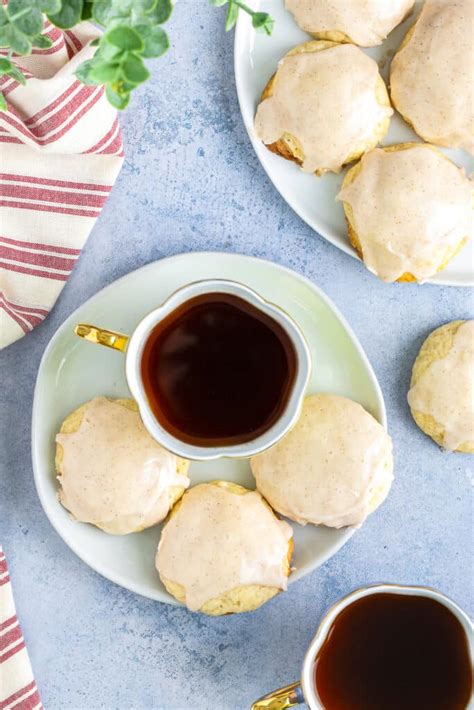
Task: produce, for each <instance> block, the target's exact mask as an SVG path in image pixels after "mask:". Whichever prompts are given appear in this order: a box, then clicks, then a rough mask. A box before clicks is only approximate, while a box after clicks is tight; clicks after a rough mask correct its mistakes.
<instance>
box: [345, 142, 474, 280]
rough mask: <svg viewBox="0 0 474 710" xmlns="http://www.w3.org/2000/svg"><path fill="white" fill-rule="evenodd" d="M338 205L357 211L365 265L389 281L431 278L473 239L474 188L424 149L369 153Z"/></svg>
mask: <svg viewBox="0 0 474 710" xmlns="http://www.w3.org/2000/svg"><path fill="white" fill-rule="evenodd" d="M337 199H338V200H342V201H343V202H344V203H345V204H346V205H349V206H350V208H351V211H352V227H353V229H354V230H355V232H356V233H357V237H358V239H359V241H360V245H361V248H362V252H363V257H364V263H365V265H366V266H367V268H368V269H369V270H370V271H372V272H373V273H374V274H377V276H379V277H380V278H381V279H382V280H384V281H395V280H396V279H398V278H399V277H400V276H402V275H403V274H405V273H410V274H412V275H414V276H415V277H416V279H417V280H418V281H423V280H425V279H427V278H429V277H430V276H432V275H433V274H435V273H436V272H437V271H438V269H439V268H440V267H441V266H442V265H443V262H444V261H445V260H446V258H447V254H448V253H452V252H453V251H454V250H455V249H456V248H457V247H458V246H459V244H460V243H461V242H462V240H463V239H465V238H466V237H469V236H470V235H471V234H472V226H473V225H472V217H473V215H472V184H471V183H470V181H469V180H468V179H467V178H466V175H465V174H464V172H463V171H462V170H460V169H459V168H458V167H457V166H456V165H454V163H452V162H451V161H449V160H447V159H446V157H445V156H444V155H442V154H441V153H440V152H439V151H438V150H436V149H434V148H430V147H428V146H426V145H424V144H420V145H416V146H412V147H408V148H404V149H400V150H393V151H390V152H389V151H386V150H382V149H376V150H373V151H370V152H369V153H366V154H365V155H364V156H363V157H362V162H361V169H360V172H359V173H358V174H357V175H356V177H355V178H354V180H353V181H352V182H350V183H349V184H347V185H346V186H343V187H342V189H341V191H340V193H339V195H338V197H337Z"/></svg>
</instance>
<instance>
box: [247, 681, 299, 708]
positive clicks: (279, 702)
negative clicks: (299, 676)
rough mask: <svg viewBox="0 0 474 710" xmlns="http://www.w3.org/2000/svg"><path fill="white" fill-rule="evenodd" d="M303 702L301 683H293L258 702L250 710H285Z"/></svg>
mask: <svg viewBox="0 0 474 710" xmlns="http://www.w3.org/2000/svg"><path fill="white" fill-rule="evenodd" d="M302 702H303V697H302V695H301V689H300V683H298V682H297V683H291V685H287V686H285V687H284V688H279V689H278V690H274V691H273V693H269V694H268V695H265V696H264V697H263V698H260V699H259V700H256V701H255V702H254V704H253V705H252V707H251V709H250V710H285V708H292V707H294V706H295V705H300V704H301V703H302Z"/></svg>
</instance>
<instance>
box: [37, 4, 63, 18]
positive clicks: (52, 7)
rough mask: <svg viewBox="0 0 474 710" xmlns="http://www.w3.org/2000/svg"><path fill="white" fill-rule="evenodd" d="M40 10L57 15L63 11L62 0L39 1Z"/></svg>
mask: <svg viewBox="0 0 474 710" xmlns="http://www.w3.org/2000/svg"><path fill="white" fill-rule="evenodd" d="M37 4H38V9H39V10H41V12H44V13H45V14H50V15H55V14H56V13H57V12H59V11H60V9H61V0H38V3H37Z"/></svg>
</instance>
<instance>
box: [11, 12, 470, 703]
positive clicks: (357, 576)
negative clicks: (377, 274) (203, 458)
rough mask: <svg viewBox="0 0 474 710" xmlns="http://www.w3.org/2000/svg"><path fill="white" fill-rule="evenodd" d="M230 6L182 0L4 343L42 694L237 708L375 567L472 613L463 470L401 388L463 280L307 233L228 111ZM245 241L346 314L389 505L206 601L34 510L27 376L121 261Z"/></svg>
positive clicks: (26, 584) (376, 575) (462, 300)
mask: <svg viewBox="0 0 474 710" xmlns="http://www.w3.org/2000/svg"><path fill="white" fill-rule="evenodd" d="M223 20H224V17H223V11H222V10H221V11H216V10H213V9H211V8H210V7H209V6H208V4H207V2H206V0H181V1H180V2H179V3H178V4H177V6H176V9H175V12H174V16H173V18H172V21H171V22H170V25H169V30H170V33H171V37H172V48H171V50H170V52H169V53H168V55H167V56H166V57H165V58H163V59H160V60H157V61H155V62H154V63H153V64H154V66H153V70H154V71H153V79H152V81H151V82H149V83H148V84H146V86H145V87H143V88H142V89H141V90H140V91H138V92H136V95H135V96H134V97H133V100H132V104H131V107H130V108H129V109H128V111H127V112H126V113H125V115H123V117H122V125H123V129H124V138H125V145H126V160H125V164H124V167H123V170H122V172H121V174H120V176H119V178H118V181H117V184H116V186H115V189H114V191H113V193H112V196H111V197H110V199H109V201H108V203H107V204H106V206H105V209H104V211H103V213H102V216H101V218H100V219H99V222H98V224H97V225H96V227H95V229H94V231H93V233H92V235H91V237H90V239H89V242H88V244H87V246H86V248H85V249H84V252H83V254H82V256H81V258H80V260H79V262H78V264H77V267H76V269H75V271H74V274H73V276H72V278H71V280H70V282H69V283H68V284H67V285H66V287H65V289H64V291H63V293H62V295H61V297H60V299H59V301H58V304H57V305H56V307H55V309H54V310H53V312H52V313H51V315H50V317H49V318H48V319H47V320H46V322H45V323H44V324H43V325H42V326H40V327H39V328H37V330H35V331H34V332H33V333H32V334H31V335H29V336H28V337H27V338H25V339H23V340H21V341H20V342H18V343H16V344H14V345H13V346H11V347H9V348H8V349H7V350H6V351H4V352H3V353H1V354H0V371H1V373H2V374H1V395H0V396H1V408H0V426H1V429H0V433H1V467H0V471H1V477H2V480H1V482H0V504H1V510H0V539H1V540H2V541H3V544H4V547H5V552H6V554H7V557H8V561H9V564H10V569H11V574H12V577H13V583H14V591H15V596H16V602H17V607H18V613H19V616H20V619H21V622H22V624H23V629H24V634H25V637H26V641H27V644H28V648H29V651H30V655H31V659H32V663H33V666H34V671H35V674H36V677H37V681H38V686H39V688H40V692H41V694H42V697H43V701H44V705H45V708H46V710H66V709H69V708H72V709H76V710H99V708H107V709H112V708H113V709H115V708H117V709H120V710H125V709H127V710H129V709H131V708H137V709H141V710H151V709H153V710H155V709H158V708H160V709H165V710H175V709H181V708H183V709H184V708H186V709H187V708H195V709H196V710H204V709H209V710H231V709H232V710H234V709H239V710H240V709H244V708H248V707H249V705H250V703H251V701H252V700H253V699H255V698H256V697H258V696H259V695H262V694H263V693H264V692H266V691H269V690H271V689H272V688H274V687H277V686H278V685H282V684H285V683H287V682H289V681H291V680H294V679H295V678H296V677H297V676H298V670H299V666H300V663H301V660H302V658H303V655H304V650H305V646H306V644H307V643H308V641H309V639H310V637H311V636H312V633H313V631H314V629H315V627H316V625H317V623H318V619H319V617H320V615H321V614H322V612H323V610H324V609H325V608H326V607H327V606H328V605H329V604H331V603H332V602H333V601H335V600H336V599H337V598H338V597H339V596H341V595H342V594H345V593H346V592H348V591H350V590H351V589H353V588H354V587H356V586H358V585H361V584H365V583H367V582H373V581H380V580H383V581H389V580H390V581H397V582H408V583H421V584H428V585H434V586H436V587H439V588H440V589H441V590H443V591H444V592H446V593H447V594H449V595H451V596H452V597H453V598H454V599H455V600H456V601H458V602H459V603H460V604H461V605H463V606H464V608H465V609H466V610H467V611H468V612H469V613H471V615H472V614H473V612H474V599H473V593H472V571H473V570H472V567H473V556H472V542H473V539H472V532H473V518H472V487H473V481H474V476H473V469H472V465H471V461H470V459H469V457H468V456H465V455H449V454H443V453H441V452H440V451H439V450H438V448H437V447H436V446H435V445H434V444H433V443H432V442H431V440H430V439H428V438H427V437H425V436H424V435H423V434H421V432H420V431H419V430H418V429H417V428H416V427H415V425H414V424H413V422H412V420H411V418H410V414H409V411H408V409H407V405H406V400H405V395H406V391H407V386H408V381H409V376H410V368H411V365H412V362H413V359H414V357H415V355H416V353H417V350H418V348H419V346H420V345H421V343H422V341H423V339H424V338H425V337H426V335H427V334H428V333H429V332H430V331H431V330H432V329H433V328H435V327H436V326H438V325H440V324H441V323H444V322H446V321H449V320H452V319H455V318H466V317H469V316H470V317H472V316H473V308H472V306H473V303H472V295H471V293H470V292H469V291H468V290H464V289H456V288H440V287H434V286H428V285H427V286H423V287H417V286H410V285H397V284H395V285H383V284H381V283H379V282H378V281H377V280H376V279H375V278H374V277H373V276H371V275H370V274H369V273H368V272H367V271H366V270H365V269H364V267H363V266H362V265H361V264H359V263H357V262H356V261H355V260H353V259H351V258H350V257H348V256H346V255H344V254H343V253H341V252H339V251H338V250H337V249H336V248H334V247H332V246H331V245H329V244H327V243H326V242H325V241H324V240H323V239H321V238H319V237H317V236H316V235H315V234H314V233H313V232H312V231H311V230H310V229H309V227H307V226H306V225H305V224H304V223H303V222H301V221H300V220H299V218H298V217H296V216H295V215H294V214H293V212H292V211H291V210H290V209H289V208H288V207H287V206H286V205H285V203H284V202H283V201H282V200H281V199H280V197H279V195H278V194H277V193H276V192H275V190H274V188H273V187H272V185H271V184H270V183H269V181H268V179H267V178H266V176H265V174H264V172H263V170H262V168H261V167H260V164H259V163H258V161H257V158H256V157H255V155H254V153H253V150H252V148H251V146H250V143H249V141H248V138H247V135H246V133H245V129H244V127H243V125H242V121H241V118H240V113H239V107H238V103H237V98H236V93H235V87H234V78H233V66H232V64H233V51H232V36H231V35H225V33H224V29H223ZM210 249H214V250H225V251H235V252H243V253H246V254H253V255H255V256H261V257H265V258H267V259H271V260H273V261H276V262H278V263H281V264H285V265H286V266H289V267H291V268H293V269H296V270H297V271H299V272H300V273H303V274H305V275H306V276H308V277H309V278H310V279H312V280H313V281H314V282H315V283H317V284H318V285H319V286H320V287H322V288H323V289H324V290H325V291H326V293H327V294H328V295H329V296H330V297H331V298H332V299H333V300H334V301H335V303H336V305H337V306H338V307H339V308H340V309H341V311H342V312H343V313H344V315H345V316H346V317H347V318H348V320H349V322H350V323H351V325H352V326H353V328H354V330H355V332H356V334H357V335H358V336H359V338H360V340H361V342H362V345H363V347H364V348H365V350H366V352H367V354H368V356H369V358H370V360H371V362H372V364H373V366H374V368H375V371H376V374H377V376H378V378H379V380H380V383H381V386H382V390H383V393H384V396H385V400H386V404H387V409H388V416H389V426H390V430H391V434H392V436H393V440H394V444H395V457H396V480H395V484H394V486H393V489H392V492H391V494H390V496H389V498H388V500H387V502H386V503H385V505H384V506H383V507H382V508H381V509H379V510H378V511H377V512H376V513H375V514H374V515H372V516H371V518H370V519H369V520H368V522H367V523H366V525H365V526H364V527H363V528H362V530H360V531H359V532H358V533H357V534H356V535H355V536H354V537H353V538H352V540H350V542H349V543H348V544H347V545H346V547H345V548H344V549H343V550H342V551H341V552H340V553H339V554H338V555H337V556H336V557H335V558H333V559H332V560H331V561H330V562H328V563H327V564H325V565H324V566H323V567H322V568H320V569H319V570H317V571H315V572H314V573H313V574H311V575H309V576H308V577H306V578H305V579H304V580H302V581H300V582H298V583H297V584H296V585H294V586H292V587H291V588H290V591H289V592H288V593H286V594H282V595H280V596H279V597H278V598H277V599H276V600H274V601H273V602H271V603H269V604H268V605H266V606H265V607H263V608H262V609H260V610H258V611H257V612H254V613H252V614H249V615H243V616H235V617H231V618H221V619H209V618H204V617H201V616H197V615H192V614H190V613H188V612H187V611H185V610H184V609H180V608H176V607H168V606H165V605H162V604H158V603H154V602H151V601H148V600H146V599H142V598H140V597H137V596H135V595H133V594H131V593H129V592H127V591H125V590H123V589H121V588H119V587H117V586H115V585H114V584H112V583H109V582H107V581H106V580H104V579H102V578H101V577H99V576H98V575H97V574H95V573H94V572H92V571H91V570H89V569H88V568H87V567H86V566H85V565H84V564H83V563H82V562H80V561H79V559H77V558H76V557H75V555H74V554H73V553H72V552H70V551H69V549H68V548H67V547H66V546H65V544H64V543H63V542H62V540H61V539H60V538H59V537H58V535H57V534H56V533H55V532H54V530H53V529H52V527H51V526H50V524H49V522H48V520H47V519H46V517H45V515H44V513H43V511H42V509H41V507H40V504H39V501H38V498H37V496H36V492H35V488H34V484H33V476H32V471H31V460H30V416H31V404H32V396H33V387H34V382H35V377H36V372H37V368H38V364H39V361H40V357H41V354H42V352H43V350H44V348H45V346H46V344H47V342H48V341H49V339H50V337H51V336H52V334H53V333H54V331H55V330H56V328H57V327H58V326H59V325H60V323H62V321H63V320H64V318H65V317H66V316H67V315H68V314H70V313H71V311H72V310H74V309H75V308H76V307H77V306H78V305H79V304H80V303H82V302H83V301H84V300H85V299H86V298H88V297H89V296H91V295H92V294H94V293H95V292H96V291H98V290H99V289H100V288H101V287H102V286H104V285H105V284H108V283H110V282H111V281H113V280H114V279H116V278H117V277H119V276H122V275H123V274H126V273H127V272H128V271H130V270H132V269H134V268H136V267H138V266H141V265H143V264H146V263H147V262H149V261H152V260H155V259H160V258H162V257H164V256H168V255H170V254H177V253H179V252H183V251H192V250H210Z"/></svg>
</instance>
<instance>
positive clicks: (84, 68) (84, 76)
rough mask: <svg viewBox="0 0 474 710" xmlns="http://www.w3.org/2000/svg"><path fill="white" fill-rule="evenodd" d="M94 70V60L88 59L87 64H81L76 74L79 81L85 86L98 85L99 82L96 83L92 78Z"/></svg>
mask: <svg viewBox="0 0 474 710" xmlns="http://www.w3.org/2000/svg"><path fill="white" fill-rule="evenodd" d="M92 69H93V60H92V59H88V60H87V61H86V62H82V64H79V66H78V67H77V69H76V72H75V73H76V76H77V78H78V79H79V81H82V83H83V84H96V83H97V82H96V81H94V79H92V77H91V72H92Z"/></svg>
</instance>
